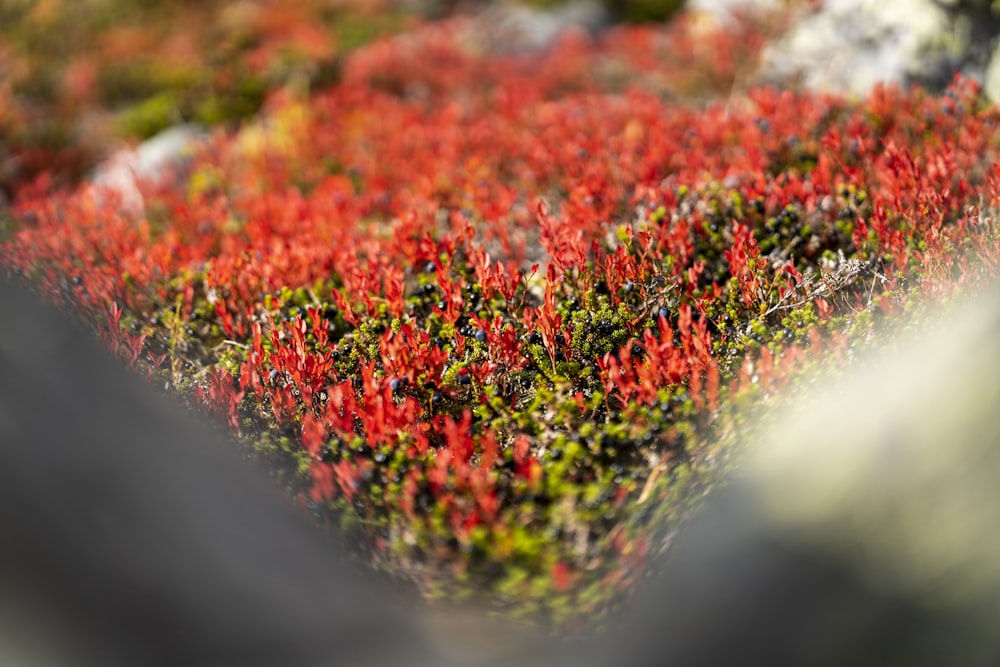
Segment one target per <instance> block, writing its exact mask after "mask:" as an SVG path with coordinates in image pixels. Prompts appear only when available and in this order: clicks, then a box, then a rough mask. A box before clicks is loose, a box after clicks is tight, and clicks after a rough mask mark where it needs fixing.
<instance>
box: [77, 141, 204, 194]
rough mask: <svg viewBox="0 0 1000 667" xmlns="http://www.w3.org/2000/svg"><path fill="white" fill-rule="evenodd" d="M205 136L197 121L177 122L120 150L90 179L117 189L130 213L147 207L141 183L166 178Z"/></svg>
mask: <svg viewBox="0 0 1000 667" xmlns="http://www.w3.org/2000/svg"><path fill="white" fill-rule="evenodd" d="M204 138H205V133H204V131H203V130H201V129H200V128H198V127H197V126H194V125H177V126H175V127H171V128H169V129H167V130H164V131H163V132H161V133H159V134H157V135H156V136H154V137H152V138H151V139H148V140H147V141H145V142H143V143H142V144H140V145H139V146H138V147H136V148H135V149H125V150H120V151H118V152H117V153H115V154H114V155H112V156H111V157H110V158H108V159H107V160H106V161H104V162H103V163H102V164H100V165H99V166H98V167H97V169H96V170H95V171H94V174H93V177H92V178H91V182H92V183H93V185H94V186H96V187H97V188H98V190H101V191H105V192H107V191H111V192H114V193H116V194H117V195H118V196H119V197H120V198H121V199H120V206H121V208H122V209H123V210H125V211H128V212H130V213H141V212H142V211H143V207H144V203H145V202H144V201H143V197H142V192H141V190H140V187H139V185H140V183H142V182H143V181H156V180H157V179H161V178H164V177H166V176H168V175H170V173H171V172H172V171H173V170H174V169H175V168H177V167H179V166H181V165H182V164H183V163H184V162H185V161H187V160H188V159H190V158H191V156H192V155H193V153H194V151H195V149H196V148H197V146H198V144H199V143H200V142H201V141H203V140H204Z"/></svg>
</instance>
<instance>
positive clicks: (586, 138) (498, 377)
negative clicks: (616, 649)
mask: <svg viewBox="0 0 1000 667" xmlns="http://www.w3.org/2000/svg"><path fill="white" fill-rule="evenodd" d="M778 21H780V18H775V17H771V18H770V19H769V20H752V19H750V18H749V17H743V18H742V19H740V20H735V21H733V22H731V23H713V24H705V23H704V22H703V21H698V20H696V19H695V18H693V17H691V16H688V15H684V14H681V15H680V16H678V17H677V18H675V19H674V20H673V21H672V22H670V23H668V24H664V25H659V26H641V27H618V28H614V29H612V30H609V31H608V32H606V33H604V34H603V35H601V36H600V37H598V38H591V37H589V36H587V35H584V34H579V33H570V34H568V35H566V36H565V37H564V38H562V39H561V40H560V41H558V42H557V43H555V44H554V45H552V46H551V47H550V48H549V49H548V50H546V51H544V52H540V53H533V54H530V55H516V54H514V55H512V54H504V55H498V54H495V53H491V52H489V51H486V50H484V49H482V48H480V44H479V42H478V41H477V40H476V39H474V34H475V33H474V32H473V31H472V30H471V28H470V26H471V25H472V24H471V23H470V22H469V21H467V20H465V19H462V18H452V19H449V20H447V21H443V22H437V23H432V24H429V25H424V26H421V27H419V28H418V29H414V30H411V31H408V32H407V33H405V34H402V35H400V36H397V37H394V38H391V39H384V40H379V41H375V42H372V43H370V44H367V45H366V46H364V47H362V48H359V49H358V50H356V51H354V52H352V53H351V54H350V55H349V56H348V57H345V58H344V59H343V62H342V63H341V66H340V70H339V73H338V77H337V81H336V82H335V83H332V84H331V85H328V86H326V87H321V88H319V89H316V90H314V91H313V92H312V93H311V94H309V95H305V94H302V91H296V90H294V89H290V88H288V87H285V88H282V89H280V90H277V91H276V92H274V93H272V94H271V95H269V96H268V98H267V101H266V103H265V104H264V107H263V112H262V114H261V116H259V117H257V118H255V119H253V120H250V121H247V122H246V123H244V124H243V125H242V126H241V127H239V128H220V129H218V130H217V131H216V132H214V133H213V134H212V136H211V138H210V140H208V141H207V142H206V143H205V144H204V145H203V146H202V147H201V148H200V149H199V150H198V151H197V154H195V155H193V156H192V157H191V159H190V160H189V161H187V162H186V163H185V164H183V165H181V166H180V167H179V168H178V169H177V170H176V172H174V173H171V174H169V175H168V176H167V177H165V178H163V179H162V180H160V181H157V182H150V183H145V184H143V186H142V189H143V197H144V205H143V207H142V210H140V211H136V210H132V209H129V208H121V207H118V206H116V203H117V202H116V195H115V193H114V192H111V191H107V190H100V189H98V188H96V187H93V186H90V185H87V184H82V185H79V186H75V187H71V188H57V187H55V186H54V185H53V181H52V179H51V178H49V177H48V176H47V175H46V174H42V175H41V176H40V177H38V178H35V179H34V180H31V181H26V182H21V183H18V184H17V186H16V188H15V189H14V192H13V199H14V201H13V203H12V205H11V206H10V207H9V210H8V211H7V212H6V213H3V218H2V220H0V234H2V236H0V241H2V244H0V261H2V266H3V267H4V270H5V271H7V272H8V273H10V274H11V275H13V276H17V277H19V278H20V279H21V280H24V281H27V282H30V283H31V284H34V285H36V286H37V288H38V289H39V290H40V291H41V292H42V293H44V294H45V295H46V297H47V298H49V299H51V300H54V301H55V302H57V303H59V304H61V305H64V306H66V307H68V308H70V309H72V310H73V311H74V312H76V313H78V314H79V316H80V317H81V319H83V320H84V321H87V322H89V323H90V324H91V325H92V326H93V327H94V328H95V329H96V330H97V331H98V333H99V334H100V335H101V337H102V338H103V340H104V341H105V342H106V344H107V345H108V346H110V347H111V348H112V349H114V350H117V351H118V352H119V353H120V354H121V355H122V357H123V358H124V359H125V361H126V362H127V363H128V364H129V365H130V366H132V367H133V368H135V369H136V370H137V371H139V372H141V373H144V374H146V375H148V376H149V377H150V378H152V379H153V380H155V381H156V382H157V383H158V384H161V385H165V386H166V387H167V388H168V389H170V390H172V391H174V392H176V393H178V394H179V395H181V396H182V397H184V398H185V399H186V400H187V402H188V404H189V405H190V406H191V407H192V408H194V409H198V410H205V411H209V412H211V413H213V414H215V415H217V416H218V418H219V421H220V423H221V424H225V425H226V427H227V428H228V429H229V430H230V431H231V432H232V433H233V434H235V435H236V436H238V437H239V438H240V440H241V442H243V443H245V446H246V449H247V452H248V454H251V455H253V456H257V457H261V458H264V459H265V460H267V461H269V462H270V464H271V465H272V468H273V470H274V474H275V478H276V479H277V480H278V481H279V483H281V484H282V485H283V486H284V487H285V488H286V489H287V490H288V491H289V492H290V493H291V494H293V495H294V496H295V497H296V498H298V499H300V501H301V503H302V505H303V506H304V507H306V508H308V509H309V510H310V511H312V512H313V513H314V514H315V515H316V516H317V517H318V518H319V519H320V520H323V521H328V522H330V523H333V524H336V525H339V526H341V527H343V528H345V529H346V530H348V531H349V533H350V534H351V535H353V536H354V537H356V538H357V539H358V543H359V544H361V545H363V548H362V550H361V554H360V556H361V557H363V558H364V559H365V560H366V561H367V562H368V563H370V564H371V565H373V566H374V567H376V568H378V569H380V570H383V571H385V572H387V573H390V574H391V575H393V576H395V577H397V578H399V579H401V580H405V581H408V582H410V583H412V584H413V585H415V586H416V587H417V588H418V589H419V590H420V591H421V592H422V593H423V594H424V595H425V596H427V597H429V598H431V599H439V598H445V597H448V598H451V599H463V598H467V597H468V598H475V599H477V600H484V599H485V600H487V601H489V602H490V603H491V604H493V605H494V606H495V607H496V608H498V609H505V610H509V611H510V612H511V613H516V614H519V615H523V616H526V617H532V618H538V619H545V620H549V621H554V622H556V623H558V624H560V625H562V626H564V627H580V626H581V625H583V624H588V623H592V622H593V621H594V619H596V618H600V617H601V615H602V614H603V613H605V612H607V611H608V610H611V609H614V608H615V607H617V606H618V605H620V603H621V602H622V601H623V600H624V599H626V598H627V597H628V595H629V592H630V591H631V590H632V589H633V588H634V584H635V583H636V581H637V580H638V579H639V578H640V577H641V576H642V574H643V572H644V571H646V569H647V568H648V567H649V566H650V564H651V563H655V561H656V557H657V556H658V554H660V553H661V552H662V551H663V550H664V549H665V548H666V547H667V546H668V545H669V542H670V537H671V535H672V534H673V533H674V532H675V531H676V530H677V529H678V528H679V527H680V526H681V525H682V524H683V522H684V519H685V518H686V517H687V516H689V514H690V513H691V512H692V511H693V510H694V509H695V508H696V507H697V506H698V504H699V502H700V499H701V498H702V497H703V496H704V494H705V493H706V492H707V491H708V490H709V489H710V488H711V487H712V486H713V485H714V484H715V483H716V482H717V480H718V478H719V476H720V474H721V473H722V472H725V471H726V470H727V469H729V468H730V467H732V466H733V465H736V463H737V462H738V455H736V453H738V447H739V443H740V441H741V438H742V436H743V435H744V433H745V431H746V429H747V428H749V425H750V424H752V423H757V422H758V421H759V420H760V419H762V418H766V416H767V410H768V406H769V405H770V404H771V402H770V398H771V397H773V396H774V395H775V394H776V393H777V392H780V391H785V390H788V389H789V387H791V386H794V383H795V382H797V381H798V380H797V378H800V377H802V374H803V371H805V370H806V369H810V368H815V367H817V366H821V365H824V366H825V365H830V364H839V363H842V362H843V361H844V360H846V359H848V358H850V357H851V356H852V355H854V354H855V353H856V351H857V350H858V349H861V348H863V347H865V346H866V345H867V343H868V342H869V341H870V340H871V339H873V338H874V337H877V336H878V335H879V334H880V332H884V331H886V330H888V329H891V328H892V324H893V322H894V321H896V317H897V316H899V315H901V314H902V313H904V312H907V311H912V310H914V309H918V308H921V307H923V304H925V303H927V302H933V301H941V300H944V299H947V298H949V295H951V294H953V293H954V292H955V291H956V290H960V289H969V288H972V287H973V286H976V285H978V284H980V283H981V282H983V281H984V280H986V279H988V278H989V277H990V276H993V275H995V273H996V271H997V268H998V262H1000V245H998V243H997V231H996V225H995V214H996V207H997V203H998V201H997V200H998V197H1000V169H998V168H997V167H996V166H995V163H996V158H997V152H998V149H1000V144H998V140H997V132H996V127H997V121H998V114H997V111H996V109H995V108H994V107H993V106H992V105H991V104H989V103H988V102H987V101H986V100H985V99H984V98H983V97H982V96H981V95H980V92H979V90H978V87H977V86H976V85H975V84H974V83H972V82H969V81H962V80H957V81H956V82H955V83H954V84H953V85H952V86H951V87H950V88H949V89H948V90H947V91H945V92H944V93H943V94H931V93H929V92H926V91H923V90H920V89H913V90H908V91H903V90H899V89H894V88H876V89H875V90H873V91H872V92H871V94H870V96H868V97H867V98H865V99H861V100H847V99H843V98H838V97H832V96H824V95H816V94H809V93H805V92H794V91H780V90H776V89H772V88H748V87H746V86H744V85H743V81H744V80H745V75H746V73H747V71H748V70H747V69H746V68H748V67H751V66H752V63H753V61H754V58H755V57H756V55H757V53H758V52H759V50H760V48H761V46H762V44H763V43H764V42H765V41H766V38H767V35H768V34H769V33H768V31H769V30H773V29H774V27H775V25H776V22H778ZM843 418H844V419H850V415H844V416H843ZM817 428H823V425H821V424H818V425H817Z"/></svg>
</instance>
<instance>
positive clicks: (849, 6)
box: [759, 0, 1000, 96]
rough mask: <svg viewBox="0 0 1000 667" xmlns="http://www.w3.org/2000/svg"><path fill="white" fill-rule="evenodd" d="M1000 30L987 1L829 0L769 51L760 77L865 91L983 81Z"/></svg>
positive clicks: (842, 90) (856, 92) (825, 88)
mask: <svg viewBox="0 0 1000 667" xmlns="http://www.w3.org/2000/svg"><path fill="white" fill-rule="evenodd" d="M998 33H1000V26H998V24H997V21H996V17H995V16H993V14H992V12H991V9H990V8H989V7H988V6H986V5H985V3H982V2H974V1H973V2H960V1H957V0H952V1H951V2H946V1H945V2H942V1H935V0H892V1H891V2H887V1H885V0H827V1H826V2H825V3H824V4H823V7H822V9H821V10H820V11H818V12H816V13H814V14H812V15H810V16H807V17H806V18H804V19H802V20H801V21H799V22H798V23H797V24H795V25H794V26H793V27H792V28H791V29H790V30H789V31H788V33H787V34H786V35H784V37H782V38H780V39H779V40H777V41H776V42H775V43H773V44H772V45H770V46H769V47H768V49H767V50H766V52H765V54H764V57H763V63H762V66H761V69H760V71H759V78H760V80H762V81H764V82H768V83H775V84H786V83H788V82H789V81H794V82H798V83H801V84H803V85H805V86H806V87H808V88H810V89H812V90H817V91H823V92H834V93H841V94H847V95H852V96H864V95H867V94H868V92H869V91H870V90H871V88H872V86H874V85H875V84H876V83H886V84H900V85H907V84H912V83H917V84H921V85H924V86H926V87H928V88H930V89H932V90H940V89H942V88H944V87H945V86H947V85H948V84H949V83H950V82H951V81H952V80H953V78H954V76H955V74H956V73H961V74H963V75H965V76H969V77H972V78H974V79H977V80H979V81H980V82H982V81H983V78H984V73H985V72H986V70H987V67H988V65H989V62H990V60H991V58H992V55H993V54H992V44H993V42H994V41H995V39H996V36H997V34H998Z"/></svg>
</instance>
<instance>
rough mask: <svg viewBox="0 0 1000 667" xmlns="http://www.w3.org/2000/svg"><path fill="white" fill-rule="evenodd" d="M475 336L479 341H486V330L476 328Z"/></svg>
mask: <svg viewBox="0 0 1000 667" xmlns="http://www.w3.org/2000/svg"><path fill="white" fill-rule="evenodd" d="M474 336H475V338H476V340H477V341H479V342H480V343H485V342H486V332H485V331H483V330H482V329H476V333H475V334H474Z"/></svg>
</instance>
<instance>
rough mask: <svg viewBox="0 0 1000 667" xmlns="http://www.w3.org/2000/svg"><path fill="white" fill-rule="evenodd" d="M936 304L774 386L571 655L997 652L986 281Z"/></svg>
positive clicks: (925, 662) (992, 323)
mask: <svg viewBox="0 0 1000 667" xmlns="http://www.w3.org/2000/svg"><path fill="white" fill-rule="evenodd" d="M936 315H937V317H936V318H935V319H934V320H933V321H929V320H928V321H920V322H919V323H918V324H917V325H915V326H914V329H916V330H918V331H923V332H924V333H923V334H922V335H918V336H914V337H912V338H911V339H909V340H905V341H903V342H896V343H894V344H892V345H890V346H889V347H887V348H885V349H883V351H882V352H881V353H879V354H877V355H872V356H868V357H865V358H862V359H859V360H857V363H855V364H854V365H852V366H851V367H850V369H849V372H848V373H847V374H846V375H845V374H841V373H838V374H836V375H833V376H820V377H817V378H814V380H815V382H810V383H808V386H810V387H811V388H812V390H811V391H809V392H808V393H799V394H796V395H794V396H789V397H787V402H786V403H784V404H782V405H783V407H782V408H781V409H780V410H779V411H778V412H777V413H776V414H777V415H778V419H777V420H776V426H774V427H773V428H769V429H766V430H765V431H764V432H763V433H761V434H759V435H758V437H756V438H755V439H754V444H753V445H752V446H751V447H750V448H749V450H748V452H747V454H748V458H747V460H746V462H745V465H743V466H742V470H741V472H740V474H739V475H738V476H737V477H735V478H733V479H731V480H730V483H729V484H728V486H727V487H725V488H723V489H722V490H721V491H720V492H717V493H715V494H714V496H713V497H711V498H710V499H709V502H708V505H707V507H706V508H705V511H704V512H703V513H702V514H701V515H700V516H699V517H698V518H696V519H695V521H694V522H693V523H692V524H691V525H690V526H689V528H688V529H686V530H685V531H683V532H682V535H681V536H680V537H679V538H678V539H677V541H676V542H675V543H674V546H673V547H672V552H671V553H670V554H669V556H668V561H667V563H666V567H665V568H664V571H663V573H662V574H661V575H660V576H659V577H658V578H657V579H655V580H653V581H651V582H650V583H649V584H648V585H647V587H646V589H645V590H644V591H643V592H642V594H641V595H640V599H639V600H638V603H637V605H636V606H635V607H634V608H633V609H632V610H630V611H629V613H628V614H627V615H626V617H625V619H624V622H623V623H622V624H621V627H620V628H619V630H618V632H617V634H615V635H613V636H612V637H611V638H608V639H606V640H604V642H603V644H602V645H601V646H596V645H595V646H592V647H590V648H588V649H584V650H582V651H581V654H582V655H591V656H598V657H597V658H592V660H593V662H592V663H591V664H595V665H597V664H612V663H613V664H621V665H635V666H639V665H727V664H748V665H789V666H793V665H794V666H799V667H807V666H817V667H818V666H829V667H834V666H841V665H879V666H880V667H923V666H926V667H937V666H939V665H944V664H946V665H949V666H951V667H980V666H981V667H987V666H989V665H997V664H1000V634H998V633H997V631H996V629H997V627H1000V485H998V484H997V480H998V479H1000V418H998V416H997V405H1000V373H998V372H997V369H1000V335H998V333H997V332H998V331H1000V290H996V289H994V290H993V291H992V292H990V293H987V294H985V295H981V296H980V297H979V298H975V299H966V301H965V303H963V304H961V305H960V306H958V307H953V308H951V309H949V310H947V311H945V312H942V313H937V314H936ZM900 330H905V329H903V328H901V329H900Z"/></svg>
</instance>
